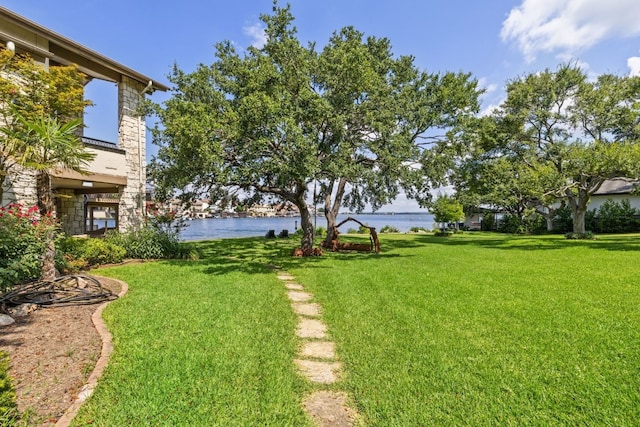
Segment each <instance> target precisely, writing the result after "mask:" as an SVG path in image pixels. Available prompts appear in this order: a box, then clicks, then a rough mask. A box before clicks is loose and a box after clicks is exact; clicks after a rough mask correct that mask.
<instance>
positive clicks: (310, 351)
mask: <svg viewBox="0 0 640 427" xmlns="http://www.w3.org/2000/svg"><path fill="white" fill-rule="evenodd" d="M300 355H301V356H305V357H310V358H314V359H335V358H336V344H335V343H334V342H331V341H310V342H306V343H304V344H303V345H302V351H301V352H300Z"/></svg>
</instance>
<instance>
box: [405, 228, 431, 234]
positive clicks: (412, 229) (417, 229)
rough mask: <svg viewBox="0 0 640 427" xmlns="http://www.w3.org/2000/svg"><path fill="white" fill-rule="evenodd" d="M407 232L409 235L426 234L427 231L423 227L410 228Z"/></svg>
mask: <svg viewBox="0 0 640 427" xmlns="http://www.w3.org/2000/svg"><path fill="white" fill-rule="evenodd" d="M409 231H410V232H411V233H427V232H428V231H429V230H427V229H426V228H424V227H411V228H410V229H409Z"/></svg>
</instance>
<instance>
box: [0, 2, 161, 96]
mask: <svg viewBox="0 0 640 427" xmlns="http://www.w3.org/2000/svg"><path fill="white" fill-rule="evenodd" d="M0 17H2V18H3V19H5V20H7V21H8V22H10V23H11V24H13V25H16V26H18V27H21V28H23V29H25V30H27V31H30V32H32V33H34V34H36V35H37V36H38V37H43V38H45V39H47V40H48V41H49V49H48V50H45V49H41V48H39V47H37V46H34V45H32V44H31V43H28V42H25V41H23V40H20V39H18V38H16V37H13V36H11V35H7V34H4V33H3V35H2V37H3V38H5V39H7V40H4V41H5V42H6V41H12V42H14V43H16V44H17V45H19V46H20V47H22V48H24V49H25V50H33V51H34V52H35V53H38V54H40V55H43V56H46V57H48V58H51V59H53V60H55V61H56V62H59V63H61V64H66V65H68V64H71V63H75V64H77V65H78V67H79V69H80V71H82V72H83V73H85V74H87V75H89V76H91V77H94V78H98V79H100V80H107V81H113V82H115V83H118V82H119V79H118V76H126V77H129V78H131V79H133V80H135V81H138V82H140V83H142V84H144V85H147V84H148V83H149V82H152V85H151V91H154V90H160V91H163V92H165V91H167V90H169V87H167V86H165V85H164V84H162V83H160V82H157V81H155V80H153V79H152V78H150V77H147V76H145V75H144V74H141V73H139V72H137V71H135V70H132V69H131V68H129V67H126V66H124V65H122V64H120V63H118V62H116V61H114V60H112V59H110V58H107V57H106V56H104V55H101V54H99V53H98V52H96V51H94V50H91V49H89V48H87V47H85V46H83V45H81V44H79V43H77V42H75V41H73V40H71V39H68V38H67V37H64V36H63V35H60V34H58V33H56V32H54V31H52V30H50V29H48V28H46V27H43V26H42V25H39V24H37V23H35V22H33V21H31V20H29V19H27V18H25V17H23V16H20V15H18V14H16V13H14V12H12V11H10V10H9V9H6V8H4V7H2V6H0Z"/></svg>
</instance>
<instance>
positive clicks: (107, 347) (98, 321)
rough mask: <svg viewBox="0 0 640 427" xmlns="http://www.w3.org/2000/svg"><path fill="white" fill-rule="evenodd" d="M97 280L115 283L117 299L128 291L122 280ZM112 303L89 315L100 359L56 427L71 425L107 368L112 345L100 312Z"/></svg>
mask: <svg viewBox="0 0 640 427" xmlns="http://www.w3.org/2000/svg"><path fill="white" fill-rule="evenodd" d="M93 277H95V278H97V279H108V280H113V281H114V282H117V283H118V284H119V285H120V292H119V293H118V298H122V297H123V296H124V295H125V294H126V293H127V291H128V290H129V285H127V284H126V283H125V282H123V281H122V280H117V279H112V278H110V277H101V276H93ZM111 302H112V301H107V302H105V303H103V304H101V305H100V306H99V307H98V308H97V309H96V311H94V312H93V314H92V315H91V321H92V322H93V326H94V327H95V328H96V331H98V334H99V335H100V338H101V339H102V350H101V351H100V358H99V359H98V361H97V362H96V366H95V367H94V368H93V372H91V375H89V378H88V379H87V383H86V384H85V385H84V386H82V388H81V389H80V393H78V397H77V398H76V400H75V401H74V402H73V403H72V404H71V406H70V407H69V408H68V409H67V410H66V411H65V413H64V414H63V415H62V417H60V419H58V422H56V424H55V425H56V427H68V426H69V424H71V421H73V419H74V418H75V416H76V415H78V411H80V407H81V406H82V404H83V403H84V402H85V401H86V400H87V398H88V397H89V396H91V394H92V393H93V390H94V389H95V388H96V385H97V384H98V380H99V379H100V377H101V376H102V373H103V372H104V369H105V368H106V367H107V363H108V362H109V357H110V356H111V352H112V351H113V343H112V341H111V333H110V332H109V330H108V329H107V326H106V325H105V324H104V320H102V312H103V311H104V309H105V308H106V307H107V305H109V304H110V303H111Z"/></svg>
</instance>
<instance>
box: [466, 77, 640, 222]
mask: <svg viewBox="0 0 640 427" xmlns="http://www.w3.org/2000/svg"><path fill="white" fill-rule="evenodd" d="M506 89H507V99H506V100H505V101H504V102H503V103H502V105H500V107H499V108H498V109H496V110H495V111H494V113H493V114H492V115H491V116H489V117H485V118H482V119H480V120H479V126H478V127H477V128H476V129H475V131H474V132H472V133H470V134H469V135H471V136H470V139H472V140H473V143H474V144H475V145H472V146H473V150H471V152H470V154H469V155H468V156H467V158H466V159H465V160H464V162H463V167H461V168H460V169H459V170H458V174H457V177H456V180H457V182H456V185H457V187H458V189H459V191H461V192H462V193H466V195H467V196H468V197H470V198H471V199H473V196H475V198H476V202H478V201H480V202H483V203H488V204H493V205H497V206H500V207H502V208H504V209H505V210H507V211H508V212H510V213H513V214H516V215H522V214H523V213H524V211H525V210H526V209H538V210H539V212H541V213H544V212H546V213H547V214H552V213H553V210H554V207H557V206H558V204H563V203H566V204H567V205H568V206H569V207H570V208H571V211H572V217H573V227H574V232H575V233H584V232H585V221H584V220H585V214H586V209H587V203H588V201H589V198H590V196H591V195H592V194H593V193H594V192H596V191H597V190H598V189H599V188H600V186H601V185H602V183H603V182H604V181H605V180H607V179H610V178H614V177H629V178H635V177H637V176H638V162H639V160H640V157H639V155H640V148H639V146H638V136H639V135H640V115H639V113H640V103H639V102H638V101H640V77H619V76H614V75H610V74H605V75H601V76H599V77H598V78H597V79H596V80H594V81H590V80H588V79H587V75H586V73H585V72H584V71H583V70H581V69H580V68H578V67H576V66H574V65H571V64H564V65H561V66H559V67H558V69H557V70H555V71H551V70H548V69H547V70H545V71H543V72H540V73H534V74H529V75H526V76H523V77H521V78H518V79H514V80H513V81H511V82H509V83H508V84H507V88H506ZM512 210H514V211H515V212H512Z"/></svg>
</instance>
